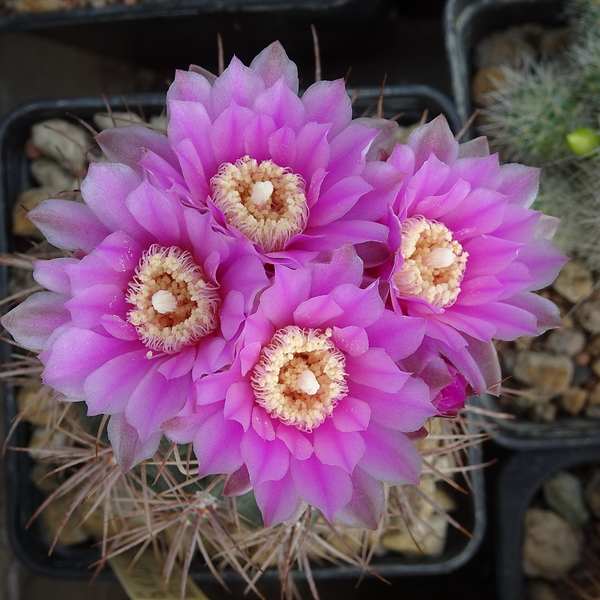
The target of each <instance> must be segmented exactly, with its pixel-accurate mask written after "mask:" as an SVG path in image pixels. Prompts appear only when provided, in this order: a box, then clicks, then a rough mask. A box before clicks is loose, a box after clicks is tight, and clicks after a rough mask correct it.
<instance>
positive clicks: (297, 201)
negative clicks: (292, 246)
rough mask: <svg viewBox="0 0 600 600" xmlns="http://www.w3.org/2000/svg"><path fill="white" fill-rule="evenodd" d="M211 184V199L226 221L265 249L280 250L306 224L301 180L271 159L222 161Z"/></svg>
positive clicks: (305, 207) (306, 209) (306, 218)
mask: <svg viewBox="0 0 600 600" xmlns="http://www.w3.org/2000/svg"><path fill="white" fill-rule="evenodd" d="M210 183H211V189H212V199H213V202H214V203H215V205H216V206H217V207H218V208H219V209H220V210H221V211H222V212H223V214H224V215H225V218H226V219H227V222H228V223H229V224H230V225H233V226H234V227H236V228H237V229H239V230H240V231H241V232H242V233H243V234H244V235H245V236H246V237H248V238H249V239H251V240H252V241H253V242H255V243H257V244H260V245H261V246H262V247H263V248H264V250H265V251H266V252H274V251H277V250H282V249H283V248H284V246H285V244H286V243H287V242H288V241H289V240H290V238H291V237H292V236H294V235H296V234H298V233H300V232H302V231H303V230H304V228H305V227H306V222H307V220H308V206H307V204H306V196H305V195H304V180H303V179H302V177H300V176H299V175H296V174H295V173H292V172H290V171H289V169H285V168H283V167H280V166H278V165H276V164H275V163H274V162H273V161H272V160H264V161H262V162H261V163H259V162H258V161H256V160H255V159H254V158H250V157H249V156H244V157H243V158H240V159H239V160H238V161H236V163H235V164H233V163H225V164H223V165H221V168H220V169H219V172H218V173H217V174H216V175H215V176H214V177H213V178H212V179H211V182H210Z"/></svg>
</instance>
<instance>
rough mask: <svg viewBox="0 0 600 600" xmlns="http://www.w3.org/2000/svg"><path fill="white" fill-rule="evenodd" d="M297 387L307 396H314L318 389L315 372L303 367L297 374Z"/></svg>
mask: <svg viewBox="0 0 600 600" xmlns="http://www.w3.org/2000/svg"><path fill="white" fill-rule="evenodd" d="M298 387H299V388H300V389H301V390H302V391H303V392H304V393H305V394H308V395H309V396H314V395H315V394H316V393H317V392H318V391H319V387H321V386H320V385H319V382H318V381H317V378H316V376H315V374H314V373H313V372H312V371H311V370H310V369H304V371H302V373H300V375H298Z"/></svg>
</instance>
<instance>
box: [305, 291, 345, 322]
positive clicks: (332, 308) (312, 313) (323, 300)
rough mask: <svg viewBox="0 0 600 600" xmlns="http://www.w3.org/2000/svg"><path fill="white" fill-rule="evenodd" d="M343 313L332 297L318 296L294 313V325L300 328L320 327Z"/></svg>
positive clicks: (310, 299)
mask: <svg viewBox="0 0 600 600" xmlns="http://www.w3.org/2000/svg"><path fill="white" fill-rule="evenodd" d="M342 313H343V310H342V309H341V308H340V307H339V306H338V305H337V304H336V303H335V301H334V300H333V299H332V298H331V296H316V297H313V298H309V299H308V300H305V301H304V302H302V303H301V304H300V305H299V306H298V308H297V309H296V310H295V311H294V323H295V324H296V325H297V326H298V327H312V328H315V327H319V325H321V323H324V322H325V321H328V320H330V319H333V318H335V317H337V316H339V315H341V314H342Z"/></svg>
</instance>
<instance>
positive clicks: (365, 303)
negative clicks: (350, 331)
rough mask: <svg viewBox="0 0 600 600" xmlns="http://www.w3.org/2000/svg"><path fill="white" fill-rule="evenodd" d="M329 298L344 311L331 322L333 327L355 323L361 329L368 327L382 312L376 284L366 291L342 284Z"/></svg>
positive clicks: (381, 303)
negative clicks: (358, 324)
mask: <svg viewBox="0 0 600 600" xmlns="http://www.w3.org/2000/svg"><path fill="white" fill-rule="evenodd" d="M331 296H332V298H333V299H334V300H335V302H336V303H337V304H338V305H339V306H341V307H342V308H343V309H344V313H343V314H342V315H340V316H339V317H336V318H335V319H334V320H333V325H336V326H337V327H346V326H348V325H356V324H357V323H360V326H361V327H365V328H366V327H369V326H370V325H372V324H373V323H375V322H376V321H377V319H379V318H380V317H381V314H382V313H383V310H384V308H383V302H382V300H381V297H380V295H379V289H378V287H377V284H376V283H375V284H373V285H370V286H369V287H368V288H367V289H366V290H361V289H358V288H357V287H355V286H353V285H350V284H343V285H340V286H338V287H336V288H335V289H334V290H333V291H332V292H331Z"/></svg>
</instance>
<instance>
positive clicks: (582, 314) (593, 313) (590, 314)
mask: <svg viewBox="0 0 600 600" xmlns="http://www.w3.org/2000/svg"><path fill="white" fill-rule="evenodd" d="M576 316H577V320H578V321H579V323H581V326H582V327H583V328H584V329H585V330H586V331H588V332H589V333H594V334H595V333H599V332H600V301H599V300H597V299H594V300H588V301H586V302H584V303H583V304H582V305H581V306H580V307H579V308H578V309H577V311H576Z"/></svg>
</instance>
